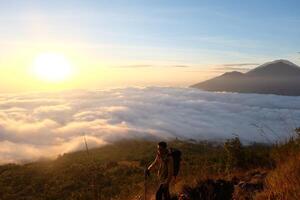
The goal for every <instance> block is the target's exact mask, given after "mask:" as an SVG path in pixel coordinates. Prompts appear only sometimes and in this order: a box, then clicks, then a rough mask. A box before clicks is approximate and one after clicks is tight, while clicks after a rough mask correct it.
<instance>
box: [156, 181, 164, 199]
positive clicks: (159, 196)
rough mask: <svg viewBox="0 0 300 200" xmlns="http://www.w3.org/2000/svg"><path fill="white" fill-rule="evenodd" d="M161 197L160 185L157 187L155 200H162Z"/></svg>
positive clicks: (161, 188)
mask: <svg viewBox="0 0 300 200" xmlns="http://www.w3.org/2000/svg"><path fill="white" fill-rule="evenodd" d="M162 196H163V187H162V185H160V186H159V188H158V189H157V191H156V198H155V199H156V200H162Z"/></svg>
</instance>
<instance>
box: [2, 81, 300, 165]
mask: <svg viewBox="0 0 300 200" xmlns="http://www.w3.org/2000/svg"><path fill="white" fill-rule="evenodd" d="M298 126H300V97H287V96H276V95H259V94H236V93H213V92H204V91H200V90H197V89H192V88H166V87H148V88H123V89H111V90H98V91H69V92H64V93H40V94H38V93H35V94H20V95H0V146H1V148H0V163H7V162H21V161H28V160H36V159H39V158H41V157H55V156H57V155H58V154H62V153H65V152H70V151H75V150H79V149H83V148H84V140H83V135H84V134H85V135H86V138H87V141H88V144H89V146H90V147H95V146H100V145H103V144H106V143H110V142H113V141H116V140H121V139H126V138H148V139H151V138H161V139H172V138H176V137H178V138H181V139H205V140H222V139H226V138H231V137H233V136H234V135H239V137H240V138H241V139H242V140H243V141H244V142H253V141H257V142H273V141H275V140H279V139H284V138H287V137H290V136H291V135H292V134H293V129H294V128H295V127H298Z"/></svg>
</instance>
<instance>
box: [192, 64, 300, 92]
mask: <svg viewBox="0 0 300 200" xmlns="http://www.w3.org/2000/svg"><path fill="white" fill-rule="evenodd" d="M299 85H300V67H299V66H297V65H295V64H293V63H291V62H289V61H287V60H276V61H273V62H269V63H265V64H263V65H261V66H259V67H257V68H255V69H253V70H251V71H249V72H247V73H240V72H227V73H225V74H223V75H221V76H218V77H215V78H213V79H210V80H207V81H204V82H200V83H197V84H195V85H192V86H191V87H194V88H198V89H203V90H207V91H225V92H239V93H260V94H277V95H288V96H300V87H299Z"/></svg>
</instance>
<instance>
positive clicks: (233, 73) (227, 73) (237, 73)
mask: <svg viewBox="0 0 300 200" xmlns="http://www.w3.org/2000/svg"><path fill="white" fill-rule="evenodd" d="M242 75H243V73H241V72H238V71H232V72H226V73H224V74H223V75H222V76H242Z"/></svg>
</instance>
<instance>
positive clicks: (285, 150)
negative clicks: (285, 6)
mask: <svg viewBox="0 0 300 200" xmlns="http://www.w3.org/2000/svg"><path fill="white" fill-rule="evenodd" d="M169 146H172V147H175V148H178V149H180V150H181V151H182V153H183V161H182V169H181V171H180V175H179V177H178V179H177V180H176V183H173V184H172V193H173V194H179V193H182V194H185V197H184V195H183V196H182V199H184V198H186V199H187V198H189V199H197V198H199V197H197V195H198V196H199V195H200V193H201V192H202V191H201V190H200V189H199V188H202V190H203V187H204V186H205V184H208V183H209V184H215V185H217V184H218V182H217V181H216V180H221V181H225V182H226V183H228V184H229V185H232V187H233V186H234V187H235V188H236V187H237V186H238V187H239V184H240V183H241V182H242V181H243V179H246V177H247V176H251V177H250V179H252V175H251V173H250V172H253V171H258V172H264V173H268V176H267V177H266V183H264V187H263V188H264V189H260V190H255V192H250V193H249V191H244V190H243V189H241V191H239V190H235V191H234V193H235V194H237V195H238V196H239V197H241V198H240V199H242V196H243V195H244V196H245V199H246V197H247V196H248V197H249V198H250V199H251V198H252V199H253V198H254V197H257V198H258V197H259V198H261V199H266V198H269V197H271V196H272V197H278V198H279V197H281V196H285V195H286V193H293V192H295V190H296V189H299V188H298V186H297V187H296V188H291V190H289V189H287V188H282V191H281V190H280V191H278V190H276V193H275V192H274V191H275V188H277V187H279V186H280V185H281V182H280V180H285V179H288V177H286V176H285V174H290V175H291V176H296V177H295V180H291V181H293V183H298V185H299V178H300V174H299V166H300V165H299V163H300V162H299V160H297V159H293V158H294V157H295V158H296V157H297V156H298V155H299V154H298V140H293V141H290V142H288V143H286V144H285V145H277V146H268V145H263V144H252V145H249V146H242V145H241V143H240V142H239V140H238V138H234V139H232V140H228V141H227V142H226V143H225V144H222V143H209V142H203V141H202V142H196V141H178V140H177V141H172V142H170V144H169ZM155 151H156V142H154V141H153V142H152V141H134V140H129V141H122V142H118V143H114V144H111V145H107V146H104V147H101V148H97V149H92V150H90V151H89V153H87V152H86V151H80V152H75V153H69V154H64V155H62V156H59V157H58V158H57V159H56V160H53V161H39V162H34V163H29V164H25V165H15V164H8V165H3V166H0V199H1V200H8V199H11V200H15V199H24V200H25V199H26V200H29V199H34V200H39V199H41V200H42V199H46V200H48V199H49V200H50V199H51V200H53V199H56V200H59V199H67V200H73V199H105V200H107V199H120V200H125V199H126V200H128V199H141V197H142V196H143V187H144V176H143V171H144V168H145V166H146V165H148V164H149V163H151V161H152V160H153V159H154V157H155ZM284 155H287V156H288V158H287V156H284ZM293 156H294V157H293ZM298 158H299V156H298ZM286 160H288V161H287V162H286ZM285 165H287V166H285ZM293 170H298V171H297V172H294V171H293ZM249 173H250V175H249ZM256 175H257V174H256ZM253 176H254V175H253ZM155 178H156V177H155V175H154V174H153V175H152V176H151V177H150V179H149V180H148V188H149V190H148V191H149V193H151V192H152V191H153V190H154V189H155V185H156V184H157V183H156V179H155ZM248 179H249V178H248ZM296 179H297V180H296ZM207 180H213V182H207ZM285 181H290V180H285ZM297 181H298V182H297ZM248 182H249V181H248ZM248 182H247V181H246V183H248ZM287 187H291V186H287ZM204 188H205V187H204ZM241 188H242V187H241ZM195 191H196V192H195ZM192 192H194V193H193V194H194V197H192V195H190V196H189V197H188V195H189V193H192ZM213 192H214V191H213ZM238 192H239V193H238ZM247 192H248V193H249V194H248V193H247ZM198 193H199V194H198ZM255 194H257V195H256V196H255ZM280 195H281V196H280ZM149 197H150V195H149ZM174 199H176V198H174Z"/></svg>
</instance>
